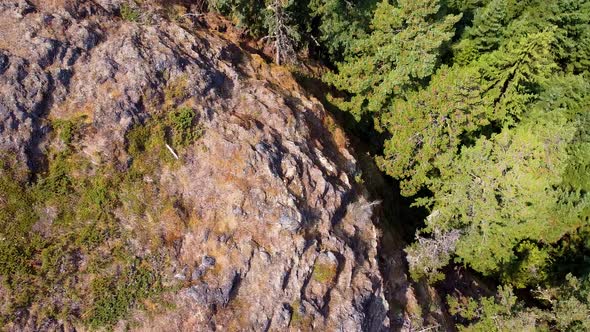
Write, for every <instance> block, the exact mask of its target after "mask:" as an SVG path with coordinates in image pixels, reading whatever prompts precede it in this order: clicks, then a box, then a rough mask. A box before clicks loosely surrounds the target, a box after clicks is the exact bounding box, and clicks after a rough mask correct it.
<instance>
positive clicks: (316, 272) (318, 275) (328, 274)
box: [311, 263, 336, 283]
mask: <svg viewBox="0 0 590 332" xmlns="http://www.w3.org/2000/svg"><path fill="white" fill-rule="evenodd" d="M335 276H336V266H335V265H333V264H326V263H316V264H315V265H314V266H313V272H312V274H311V277H312V278H313V280H315V281H317V282H320V283H330V282H332V281H333V280H334V277H335Z"/></svg>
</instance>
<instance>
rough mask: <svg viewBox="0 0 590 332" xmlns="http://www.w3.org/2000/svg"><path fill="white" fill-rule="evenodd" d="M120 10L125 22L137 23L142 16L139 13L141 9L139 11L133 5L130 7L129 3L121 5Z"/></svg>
mask: <svg viewBox="0 0 590 332" xmlns="http://www.w3.org/2000/svg"><path fill="white" fill-rule="evenodd" d="M119 10H120V12H121V17H122V18H123V19H124V20H125V21H129V22H137V21H138V20H139V17H140V15H141V13H140V12H139V9H137V8H136V7H134V6H133V5H130V4H129V3H123V4H121V7H120V8H119Z"/></svg>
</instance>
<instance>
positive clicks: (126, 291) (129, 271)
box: [85, 259, 163, 329]
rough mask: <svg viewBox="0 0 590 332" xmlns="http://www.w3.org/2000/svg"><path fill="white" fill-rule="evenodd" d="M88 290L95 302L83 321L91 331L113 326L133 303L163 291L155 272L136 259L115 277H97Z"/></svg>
mask: <svg viewBox="0 0 590 332" xmlns="http://www.w3.org/2000/svg"><path fill="white" fill-rule="evenodd" d="M90 288H91V297H92V298H94V299H95V301H94V304H93V306H91V307H89V308H88V311H87V312H86V314H85V322H86V324H87V325H88V326H89V327H90V328H93V329H96V328H99V327H104V326H107V327H110V326H113V325H115V324H116V323H117V322H118V321H119V320H120V319H122V318H124V317H125V316H126V315H127V314H128V312H129V310H130V308H132V307H133V305H134V304H135V303H136V302H137V301H139V300H142V299H145V298H148V297H150V296H155V295H157V294H158V293H160V292H161V291H162V290H163V288H162V284H161V279H160V276H159V275H158V273H157V271H154V269H153V268H152V267H151V266H150V265H149V264H147V263H146V262H145V261H142V260H139V259H135V260H133V261H132V262H130V263H128V264H127V265H126V267H125V268H124V269H123V270H122V271H121V272H120V273H119V274H118V275H115V276H100V277H97V278H96V279H94V280H93V281H92V284H91V286H90Z"/></svg>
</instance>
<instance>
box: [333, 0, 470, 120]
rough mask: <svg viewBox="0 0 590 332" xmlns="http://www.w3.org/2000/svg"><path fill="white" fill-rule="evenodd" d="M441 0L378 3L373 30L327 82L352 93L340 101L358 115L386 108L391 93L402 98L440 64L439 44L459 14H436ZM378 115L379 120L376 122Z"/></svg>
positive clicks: (449, 32) (451, 32)
mask: <svg viewBox="0 0 590 332" xmlns="http://www.w3.org/2000/svg"><path fill="white" fill-rule="evenodd" d="M439 7H440V6H439V2H438V1H428V0H416V1H410V0H400V1H397V4H396V5H393V4H391V3H390V2H389V1H387V0H384V1H382V2H380V3H379V4H378V5H377V9H376V11H375V15H374V17H373V20H372V25H371V27H372V31H371V34H370V35H369V36H368V37H367V38H364V39H360V40H356V41H355V42H354V43H353V44H352V46H351V55H349V56H348V57H347V58H346V59H345V61H344V62H342V63H339V64H338V73H337V74H334V75H328V76H327V81H328V82H329V83H332V84H333V85H334V86H336V87H337V88H339V89H341V90H343V91H347V92H349V93H350V94H351V97H350V99H347V100H340V101H338V104H339V105H340V106H341V107H342V108H343V109H345V110H347V111H349V112H351V113H352V114H353V115H354V116H355V117H356V118H357V119H360V117H361V116H362V115H364V114H371V113H377V114H379V113H381V112H383V111H384V110H387V109H388V106H389V104H390V103H391V101H392V98H393V97H394V96H395V97H403V96H404V94H405V92H406V91H409V90H411V89H414V88H416V87H418V86H419V85H420V83H421V82H423V80H425V79H427V78H428V77H430V76H431V75H432V74H433V73H434V71H435V70H436V68H437V65H438V63H439V57H440V48H441V46H442V45H443V44H444V43H446V42H448V41H449V40H450V39H451V38H452V36H453V34H454V29H453V26H454V24H455V23H456V22H457V21H458V19H459V16H453V15H448V16H445V17H442V18H438V17H437V13H438V12H439ZM378 120H379V119H378V117H376V124H377V126H378V127H380V126H379V124H378V122H379V121H378Z"/></svg>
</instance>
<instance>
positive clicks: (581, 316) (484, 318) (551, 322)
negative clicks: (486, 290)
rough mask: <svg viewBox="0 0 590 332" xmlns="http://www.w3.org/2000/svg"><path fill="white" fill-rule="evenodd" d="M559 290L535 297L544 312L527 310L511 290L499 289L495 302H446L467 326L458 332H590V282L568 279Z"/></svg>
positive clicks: (508, 288)
mask: <svg viewBox="0 0 590 332" xmlns="http://www.w3.org/2000/svg"><path fill="white" fill-rule="evenodd" d="M565 279H566V280H565V282H564V283H563V284H562V285H560V286H558V287H552V288H547V289H543V290H540V291H538V292H537V293H536V297H537V299H538V300H539V301H543V302H545V303H546V304H547V306H546V307H545V308H543V309H539V308H528V307H526V306H525V305H524V303H523V302H522V301H519V300H518V298H517V297H516V296H515V295H514V293H513V291H512V289H511V288H510V287H500V288H498V294H497V296H496V297H495V298H492V297H482V298H480V299H478V300H475V299H457V298H453V297H449V298H447V301H448V303H449V307H450V308H451V310H450V311H451V314H453V315H458V316H460V317H462V318H463V319H464V320H467V321H468V323H467V324H463V325H460V326H459V330H460V331H482V332H484V331H485V332H488V331H539V330H540V331H549V330H551V331H553V330H558V331H587V330H588V329H590V321H589V320H588V312H590V279H589V278H588V277H587V276H586V277H582V278H575V277H573V276H572V275H568V276H567V277H566V278H565Z"/></svg>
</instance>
